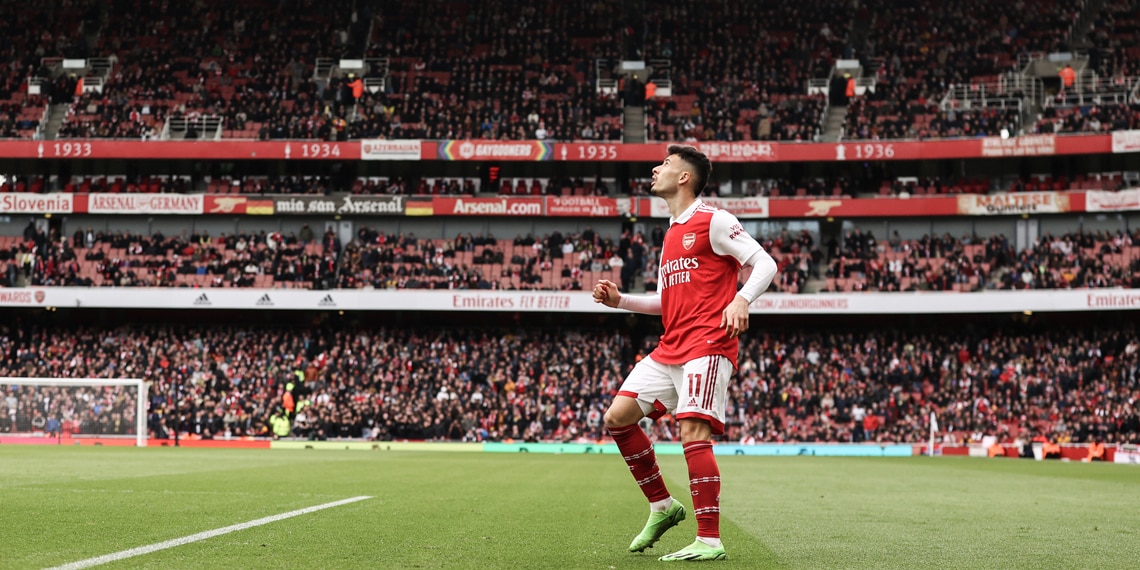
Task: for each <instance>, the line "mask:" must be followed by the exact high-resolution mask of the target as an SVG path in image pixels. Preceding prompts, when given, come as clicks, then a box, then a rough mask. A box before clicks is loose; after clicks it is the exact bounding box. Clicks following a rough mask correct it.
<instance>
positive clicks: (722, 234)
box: [709, 210, 777, 303]
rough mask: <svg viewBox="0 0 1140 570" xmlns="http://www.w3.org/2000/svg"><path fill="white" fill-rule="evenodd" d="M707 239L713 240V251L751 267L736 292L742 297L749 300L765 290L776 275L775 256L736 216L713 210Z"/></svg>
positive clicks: (754, 298)
mask: <svg viewBox="0 0 1140 570" xmlns="http://www.w3.org/2000/svg"><path fill="white" fill-rule="evenodd" d="M709 240H710V241H711V242H712V249H713V253H716V254H717V255H731V256H732V257H734V258H736V260H737V261H739V262H740V265H742V266H745V267H751V268H752V274H751V275H750V276H749V277H748V281H747V282H745V284H744V286H743V287H741V289H740V291H738V292H737V294H738V295H740V296H741V297H744V300H745V301H748V302H749V303H751V302H752V301H755V300H756V298H757V297H759V296H760V295H761V294H763V293H764V291H767V290H768V286H769V285H771V284H772V280H773V279H775V278H776V271H777V266H776V260H774V259H772V256H771V255H769V254H768V252H767V251H764V248H763V247H762V246H761V245H760V244H759V243H758V242H757V241H756V239H755V238H753V237H752V236H751V235H749V233H748V232H746V231H744V226H742V225H741V224H740V220H737V219H736V216H734V215H732V214H731V213H729V212H726V211H724V210H718V211H717V212H716V213H715V214H713V216H712V220H710V221H709Z"/></svg>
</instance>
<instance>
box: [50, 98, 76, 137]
mask: <svg viewBox="0 0 1140 570" xmlns="http://www.w3.org/2000/svg"><path fill="white" fill-rule="evenodd" d="M70 109H71V103H55V104H52V105H51V107H50V108H49V109H48V119H47V124H46V125H44V138H45V139H49V140H50V139H55V138H56V137H57V136H58V135H59V127H60V126H62V125H63V121H64V119H66V118H67V111H68V110H70Z"/></svg>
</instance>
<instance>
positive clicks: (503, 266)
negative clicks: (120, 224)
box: [0, 224, 1140, 293]
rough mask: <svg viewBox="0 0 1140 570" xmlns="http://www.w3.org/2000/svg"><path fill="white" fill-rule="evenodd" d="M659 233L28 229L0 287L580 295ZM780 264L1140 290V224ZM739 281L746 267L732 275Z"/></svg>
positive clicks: (808, 270) (846, 246)
mask: <svg viewBox="0 0 1140 570" xmlns="http://www.w3.org/2000/svg"><path fill="white" fill-rule="evenodd" d="M662 235H663V230H662V229H661V228H660V227H659V226H658V227H653V228H651V229H650V232H649V233H648V234H644V233H640V232H639V233H632V232H628V231H627V232H625V233H623V234H621V235H619V236H606V235H601V234H599V233H598V232H596V231H594V230H592V229H590V228H586V229H585V230H584V231H581V232H572V233H569V234H562V233H561V232H557V231H555V232H551V233H548V234H544V235H541V236H534V235H526V236H521V235H520V236H516V237H515V238H514V239H513V240H511V239H500V238H496V237H495V236H493V235H482V234H480V235H472V234H470V233H469V234H458V235H456V236H455V237H454V238H452V239H428V238H417V237H416V236H415V235H414V234H403V233H392V232H385V231H383V230H382V229H378V228H376V227H372V226H363V227H361V228H359V230H358V231H357V235H356V239H354V240H352V241H351V242H349V243H341V240H340V238H339V237H337V236H336V235H335V234H334V233H333V232H332V231H331V230H330V231H326V232H324V233H323V234H321V233H317V232H314V231H313V230H312V228H309V227H308V226H307V225H306V226H304V227H302V228H301V230H300V231H299V232H288V233H285V234H282V233H279V232H265V231H261V232H255V233H248V234H247V233H236V234H220V235H217V236H210V235H208V234H205V233H202V234H191V235H172V236H166V235H164V234H163V233H161V232H158V233H155V234H153V235H151V236H144V235H136V234H130V233H127V232H112V233H104V232H102V231H94V230H92V229H90V228H89V229H86V230H83V229H80V230H77V231H76V232H75V233H74V234H73V235H72V236H71V237H70V238H68V239H61V238H60V237H59V236H57V235H54V234H52V235H51V236H50V237H49V236H48V235H47V234H45V233H44V232H42V231H40V230H38V229H37V228H36V227H35V226H34V225H32V224H29V226H28V227H27V228H26V229H25V232H24V235H23V236H21V237H16V238H0V267H3V268H4V271H3V273H0V286H8V287H11V286H18V285H37V286H58V285H71V286H118V287H122V286H143V287H146V286H168V287H179V286H182V287H274V286H276V287H296V288H306V289H334V288H347V289H354V288H372V289H507V290H519V289H543V290H582V289H585V288H588V286H589V284H590V283H592V282H593V281H595V280H596V279H598V278H603V277H604V278H606V279H611V280H613V281H614V282H616V283H620V284H621V285H622V287H623V289H624V290H627V291H629V290H634V289H635V288H637V289H638V290H640V288H641V287H644V288H645V289H646V290H654V289H655V287H656V283H657V258H658V256H659V252H660V246H661V243H662ZM759 239H760V241H761V243H762V244H763V245H764V246H765V248H766V249H767V250H768V251H769V252H771V253H772V255H773V257H774V258H775V259H776V262H777V264H778V265H779V267H780V270H781V271H780V277H779V279H777V281H776V282H774V283H773V285H772V289H771V290H773V291H783V292H790V293H800V292H804V291H805V290H806V289H807V285H808V282H809V281H810V280H813V279H815V280H823V290H825V291H920V290H931V291H950V290H954V291H979V290H985V289H1080V288H1111V287H1140V231H1133V232H1131V233H1126V232H1123V231H1119V232H1115V233H1110V232H1104V231H1099V230H1098V231H1095V232H1094V231H1073V232H1068V233H1065V234H1062V235H1054V234H1051V233H1045V234H1043V235H1041V236H1040V237H1039V238H1038V239H1037V240H1036V242H1034V244H1033V245H1032V246H1031V247H1028V248H1025V249H1023V250H1021V251H1017V250H1016V249H1015V248H1014V247H1013V245H1012V244H1011V242H1010V240H1009V238H1008V237H1006V236H1004V235H991V236H988V237H984V238H983V237H980V236H976V235H966V236H961V237H954V236H951V235H949V234H944V235H941V236H938V235H933V236H932V235H924V236H922V237H921V238H918V239H903V238H902V237H900V236H899V235H898V232H897V231H895V232H893V233H892V235H891V236H889V237H886V239H881V238H879V237H876V236H875V235H874V233H873V232H870V231H867V232H863V231H861V230H859V229H855V230H853V231H850V232H848V233H847V234H846V235H844V236H843V238H842V239H841V240H840V239H831V240H829V241H828V242H827V243H824V244H817V243H816V242H815V239H814V238H813V237H812V236H811V235H810V234H809V233H807V232H806V231H804V232H801V233H800V234H798V235H793V234H791V233H789V232H787V231H786V230H783V231H780V232H777V233H775V234H773V235H770V236H759ZM742 277H744V276H742Z"/></svg>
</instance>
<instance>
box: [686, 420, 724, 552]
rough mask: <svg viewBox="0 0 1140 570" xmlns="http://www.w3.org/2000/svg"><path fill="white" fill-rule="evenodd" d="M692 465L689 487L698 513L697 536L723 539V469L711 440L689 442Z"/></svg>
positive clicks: (695, 511)
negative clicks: (721, 485)
mask: <svg viewBox="0 0 1140 570" xmlns="http://www.w3.org/2000/svg"><path fill="white" fill-rule="evenodd" d="M685 461H686V462H687V463H688V464H689V489H690V490H691V491H692V494H693V514H695V515H696V516H697V536H699V537H703V538H720V468H719V467H717V465H716V457H714V456H713V449H712V442H711V441H692V442H689V443H686V444H685Z"/></svg>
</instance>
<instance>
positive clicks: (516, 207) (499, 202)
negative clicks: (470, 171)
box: [432, 198, 542, 216]
mask: <svg viewBox="0 0 1140 570" xmlns="http://www.w3.org/2000/svg"><path fill="white" fill-rule="evenodd" d="M432 208H433V209H434V211H435V215H437V216H447V215H452V216H541V215H542V198H433V199H432Z"/></svg>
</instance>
